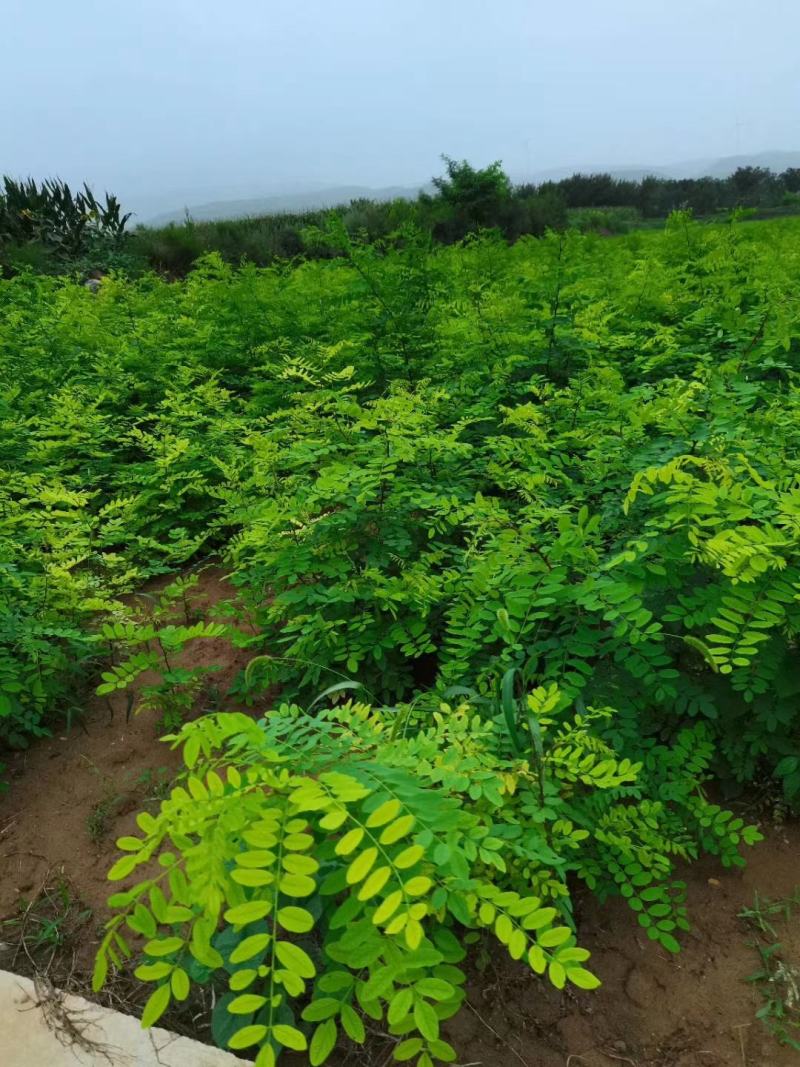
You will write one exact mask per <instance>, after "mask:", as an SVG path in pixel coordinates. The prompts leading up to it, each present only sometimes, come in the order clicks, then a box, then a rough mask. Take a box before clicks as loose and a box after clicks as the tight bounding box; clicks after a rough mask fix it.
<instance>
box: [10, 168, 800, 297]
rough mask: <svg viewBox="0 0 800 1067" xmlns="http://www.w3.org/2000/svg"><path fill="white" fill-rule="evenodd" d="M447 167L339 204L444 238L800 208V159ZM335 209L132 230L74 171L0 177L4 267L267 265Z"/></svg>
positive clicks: (308, 248)
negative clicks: (703, 169) (613, 167)
mask: <svg viewBox="0 0 800 1067" xmlns="http://www.w3.org/2000/svg"><path fill="white" fill-rule="evenodd" d="M443 159H444V163H445V174H444V175H442V176H439V177H436V178H434V179H433V186H434V191H433V192H432V193H420V195H419V196H418V198H417V199H416V200H407V199H402V198H397V199H395V200H390V201H378V200H372V199H367V198H364V199H358V200H353V201H351V202H350V204H347V205H341V206H339V207H338V208H335V209H333V211H334V213H336V214H338V215H339V216H340V217H341V219H342V222H343V225H344V227H345V229H346V231H347V232H348V234H350V235H351V236H363V237H365V238H366V239H367V240H369V241H380V240H385V239H387V238H389V237H390V235H392V234H396V233H398V232H400V231H402V230H403V229H404V228H407V227H409V226H412V227H414V228H416V229H418V230H421V231H423V232H427V233H429V234H430V237H431V239H432V240H433V241H435V242H438V243H442V244H453V243H455V242H456V241H460V240H463V239H464V238H465V237H467V236H468V235H469V234H472V233H477V232H479V231H481V230H486V229H494V230H498V231H499V232H500V233H501V234H502V235H503V236H504V237H505V238H506V239H507V240H509V241H515V240H517V239H518V238H520V237H522V236H525V235H530V236H534V237H540V236H542V235H543V234H544V233H545V232H546V231H547V230H564V229H566V228H567V227H570V226H573V227H577V228H579V229H581V230H584V231H586V230H589V231H596V232H600V233H605V234H613V233H621V232H625V231H627V230H629V229H631V228H633V227H635V226H637V225H642V224H644V223H646V222H647V221H649V220H659V219H663V218H666V217H667V216H668V215H670V214H671V213H672V212H673V211H676V210H685V211H690V212H692V214H693V215H694V216H695V217H698V218H712V219H714V218H718V217H720V216H721V215H722V216H724V215H725V214H726V213H729V212H731V211H734V210H737V209H739V210H741V209H744V210H750V211H754V212H764V213H767V214H775V213H784V212H785V213H795V212H797V211H800V168H798V167H791V168H789V169H787V170H784V171H783V172H781V173H776V172H774V171H772V170H769V169H768V168H765V167H753V166H748V167H739V168H738V169H737V170H736V171H734V173H733V174H731V175H730V176H728V177H726V178H714V177H710V176H706V177H700V178H664V177H659V176H657V175H646V176H645V177H643V178H641V179H640V180H635V179H630V178H615V177H614V176H613V175H611V174H607V173H598V174H581V173H575V174H573V175H571V176H570V177H568V178H563V179H561V180H559V181H546V182H542V183H539V184H534V183H521V184H513V183H512V182H511V180H510V178H509V177H508V175H507V174H506V173H505V172H504V171H503V169H502V164H501V163H500V161H495V162H494V163H491V164H490V165H489V166H487V167H483V168H479V167H473V166H472V165H471V164H470V163H469V162H468V161H466V160H455V159H451V158H450V157H448V156H444V157H443ZM330 214H331V209H328V208H326V209H319V210H312V211H304V212H299V213H279V214H274V215H263V216H258V217H251V218H240V219H219V220H212V221H204V222H196V221H194V220H193V219H191V218H190V217H189V218H187V219H186V220H185V221H184V222H182V223H170V224H168V225H166V226H160V227H148V226H139V227H137V228H136V229H135V230H132V231H131V230H128V229H126V223H127V222H128V220H129V218H130V216H129V215H123V214H122V213H121V208H120V205H119V202H118V201H117V199H116V198H115V197H114V196H110V195H109V194H106V197H105V201H104V202H101V201H98V200H97V199H96V198H95V197H94V195H93V194H92V192H91V190H90V189H89V188H88V186H84V189H83V190H82V191H79V192H77V193H75V194H73V193H72V192H71V190H70V188H69V186H68V185H67V184H66V183H65V182H61V181H59V180H58V179H48V180H46V181H44V182H42V183H41V184H40V183H37V182H36V181H35V180H33V179H30V178H29V179H27V180H26V181H16V180H14V179H12V178H9V177H4V178H3V184H2V187H0V272H2V273H3V274H5V275H6V276H8V275H12V274H15V273H19V272H20V271H22V270H25V269H26V268H27V269H33V270H35V271H39V272H42V273H70V272H75V271H83V272H84V273H88V272H89V271H90V270H92V269H94V270H98V269H100V270H109V269H122V270H126V271H128V272H131V273H138V272H141V271H143V270H148V269H155V270H158V271H161V272H164V273H167V274H169V275H173V276H179V275H183V274H185V273H186V272H187V271H188V270H190V269H191V267H192V264H193V263H194V262H195V260H196V259H197V258H198V257H199V256H201V255H203V254H205V253H207V252H211V251H216V252H219V253H220V254H221V255H222V257H223V258H224V259H225V260H226V261H228V262H231V263H238V262H241V261H242V260H247V261H248V262H252V263H255V264H256V265H261V266H263V265H267V264H269V263H272V262H274V261H275V260H278V259H292V258H294V257H296V256H300V255H306V256H309V257H319V256H330V255H332V254H335V253H334V252H332V251H331V249H330V246H329V245H327V244H326V245H324V246H320V245H318V244H315V242H314V241H313V233H314V231H315V230H316V229H317V228H319V227H321V226H323V225H324V223H325V220H326V219H327V218H328V217H329V216H330Z"/></svg>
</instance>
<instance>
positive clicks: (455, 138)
mask: <svg viewBox="0 0 800 1067" xmlns="http://www.w3.org/2000/svg"><path fill="white" fill-rule="evenodd" d="M0 14H2V20H1V21H2V29H1V30H0V100H2V105H0V172H8V173H12V174H15V175H27V174H32V175H34V176H36V177H44V176H46V175H51V174H59V175H61V176H63V177H65V178H68V179H70V180H72V181H75V180H77V179H82V178H84V177H85V178H86V179H88V180H89V182H90V183H92V184H93V185H95V186H97V187H100V188H103V187H108V188H110V189H111V190H116V191H118V192H119V193H120V194H121V195H123V197H126V198H127V199H128V201H129V202H131V201H132V202H133V204H134V206H136V207H138V208H139V210H140V211H141V210H142V206H143V205H144V204H145V203H147V204H149V202H150V198H151V196H154V195H156V194H157V195H158V196H159V197H160V198H161V199H163V198H164V197H166V198H167V201H168V200H169V198H170V197H172V196H173V194H174V195H175V196H176V197H178V200H179V202H180V199H181V197H186V198H187V199H192V198H194V199H195V201H196V200H197V199H198V198H200V199H202V198H203V197H205V198H206V199H216V198H218V197H220V196H226V197H227V196H237V195H241V196H247V195H258V194H262V193H269V192H273V191H284V190H285V189H287V187H288V188H289V189H291V188H298V189H300V188H301V187H308V186H310V185H313V184H315V183H320V184H325V185H337V184H344V183H348V184H350V183H356V184H364V185H373V186H380V185H394V184H402V185H405V184H414V183H418V182H419V181H421V180H425V179H427V178H428V177H430V175H431V174H433V173H438V172H439V170H440V163H439V156H440V154H441V153H442V152H445V153H447V154H448V155H451V156H456V157H459V158H461V157H466V158H468V159H470V161H472V162H474V163H476V164H481V163H487V162H491V161H492V160H493V159H502V160H503V162H504V164H505V167H506V169H507V170H508V171H509V172H510V173H511V174H512V176H514V177H522V176H523V174H524V172H525V171H526V170H530V171H541V170H543V169H546V168H549V167H559V166H562V165H569V166H573V165H574V166H582V167H590V166H596V165H600V164H607V165H621V164H626V163H631V164H638V163H648V164H658V163H668V162H672V161H679V160H684V159H692V158H696V157H711V156H722V155H732V154H735V153H737V152H740V151H741V152H755V151H762V150H768V149H798V148H800V53H799V52H798V39H799V37H800V3H798V0H670V2H666V0H561V2H558V0H110V2H109V0H104V2H102V3H101V2H99V0H74V2H67V0H36V2H31V0H0ZM165 206H169V203H166V205H165Z"/></svg>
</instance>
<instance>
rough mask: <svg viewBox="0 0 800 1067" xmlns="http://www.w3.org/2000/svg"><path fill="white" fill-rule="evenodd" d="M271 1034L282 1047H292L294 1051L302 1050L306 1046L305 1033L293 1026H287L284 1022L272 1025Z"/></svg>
mask: <svg viewBox="0 0 800 1067" xmlns="http://www.w3.org/2000/svg"><path fill="white" fill-rule="evenodd" d="M272 1036H273V1037H274V1038H275V1040H276V1041H277V1042H278V1044H279V1045H283V1046H284V1048H290V1049H294V1051H295V1052H304V1051H305V1050H306V1049H307V1048H308V1042H307V1041H306V1039H305V1034H303V1033H301V1032H300V1031H299V1030H296V1029H295V1027H293V1026H287V1025H286V1024H285V1023H278V1024H277V1026H273V1027H272Z"/></svg>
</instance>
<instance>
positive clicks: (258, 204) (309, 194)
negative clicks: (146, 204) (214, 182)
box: [147, 182, 430, 226]
mask: <svg viewBox="0 0 800 1067" xmlns="http://www.w3.org/2000/svg"><path fill="white" fill-rule="evenodd" d="M423 187H424V188H426V189H427V188H430V183H428V182H424V183H422V182H421V183H420V184H419V186H401V185H390V186H386V187H384V188H382V189H373V188H371V187H370V186H366V185H336V186H332V187H331V188H328V189H324V188H323V189H315V190H313V191H306V192H302V193H284V194H282V195H279V196H259V197H250V198H248V199H244V200H217V201H213V202H212V203H209V204H195V205H192V206H187V207H185V208H184V209H183V210H181V211H167V212H164V213H163V214H161V215H157V216H156V217H155V218H152V219H149V220H148V223H147V224H148V225H149V226H165V225H167V224H168V223H170V222H182V221H183V220H184V219H185V218H186V216H187V215H189V216H190V217H191V218H192V219H194V220H195V221H196V222H200V221H204V220H209V219H243V218H252V217H255V216H258V215H278V214H281V213H284V212H300V211H313V210H314V209H316V208H326V207H337V206H338V205H339V204H349V203H350V201H351V200H360V199H362V198H363V199H367V200H378V201H381V200H394V199H396V198H397V197H402V198H403V199H406V200H415V199H416V198H417V195H418V194H419V192H420V191H421V190H422V188H423Z"/></svg>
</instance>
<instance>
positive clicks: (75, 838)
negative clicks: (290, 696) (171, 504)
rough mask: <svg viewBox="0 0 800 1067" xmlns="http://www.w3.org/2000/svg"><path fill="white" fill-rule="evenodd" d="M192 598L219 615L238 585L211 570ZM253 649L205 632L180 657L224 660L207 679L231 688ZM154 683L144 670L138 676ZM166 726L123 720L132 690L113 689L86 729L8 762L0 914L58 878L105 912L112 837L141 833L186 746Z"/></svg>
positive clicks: (0, 801) (95, 706) (1, 816)
mask: <svg viewBox="0 0 800 1067" xmlns="http://www.w3.org/2000/svg"><path fill="white" fill-rule="evenodd" d="M164 584H166V579H164V580H161V581H158V582H154V583H152V584H151V585H150V586H149V587H148V593H155V592H158V590H159V588H160V587H161V586H163V585H164ZM191 595H192V604H193V606H195V607H197V609H198V610H201V611H203V612H204V613H213V612H214V611H218V610H220V609H221V606H222V604H223V603H224V602H225V601H229V600H231V599H232V598H233V596H234V592H233V590H232V588H231V586H230V585H228V584H227V583H226V582H225V580H224V577H223V574H222V572H221V571H220V570H218V569H216V568H207V569H205V570H204V571H202V572H201V574H200V582H199V585H198V587H197V588H196V589H195V590H193V591H192V594H191ZM132 599H133V598H132ZM178 621H180V620H178ZM252 655H253V653H252V652H251V651H249V650H247V649H238V650H237V649H232V648H231V645H230V642H229V641H227V640H226V639H225V638H219V639H203V640H197V641H193V642H190V643H189V644H188V645H187V646H186V647H185V649H184V650H183V652H182V653H181V655H180V656H179V657H178V660H177V661H178V662H179V663H180V664H181V665H183V666H187V667H196V666H208V665H210V664H222V665H223V669H222V670H220V671H216V672H214V673H213V674H211V675H209V684H211V685H213V686H215V687H216V688H217V689H218V690H219V691H220V692H221V693H225V692H226V690H227V689H228V688H229V687H230V684H231V682H232V681H233V679H234V677H235V676H236V675H237V674H238V673H239V671H240V670H242V669H243V668H244V667H245V666H246V665H247V662H248V660H249V659H250V658H252ZM155 680H156V679H155V677H154V676H153V677H151V676H149V675H143V676H142V678H141V680H140V682H141V684H148V683H151V682H153V681H155ZM109 703H110V705H111V710H110V709H109ZM200 703H201V704H202V699H201V701H200ZM112 710H113V714H112ZM162 732H163V731H159V729H158V723H157V720H156V717H155V715H154V714H153V713H151V712H143V713H142V714H140V715H137V714H133V715H131V716H130V719H129V721H127V722H126V696H125V694H124V693H116V694H114V696H113V697H112V698H111V699H110V701H108V700H106V699H102V700H101V699H98V698H93V699H92V700H91V701H90V702H89V708H88V712H87V715H86V717H85V719H84V721H83V723H82V726H74V727H73V729H72V731H71V733H69V734H56V735H55V736H53V737H51V738H48V739H46V740H44V741H42V742H40V743H39V744H37V745H35V746H34V747H32V748H31V749H29V750H27V751H26V752H20V753H17V754H16V755H15V756H13V757H11V758H10V759H9V760H8V764H9V765H8V772H9V775H10V788H9V791H8V793H7V795H6V796H5V797H2V798H0V861H1V865H0V917H2V916H5V915H8V914H9V913H10V912H11V911H12V910H13V908H14V906H15V904H16V903H17V901H18V900H19V898H20V897H23V898H26V899H30V898H31V897H32V896H33V895H35V893H36V891H37V890H38V888H39V887H40V886H41V885H42V884H43V883H44V882H45V881H47V880H49V881H51V882H52V881H53V879H54V878H57V877H58V876H63V877H65V878H66V880H67V881H69V882H70V883H71V884H72V885H74V886H75V887H76V888H77V889H79V891H80V895H81V897H82V899H83V901H84V902H85V903H86V904H87V906H89V907H90V908H92V910H93V911H94V912H95V914H97V915H101V914H102V911H103V907H104V905H105V901H106V897H107V896H108V895H109V884H108V882H107V881H106V878H105V874H106V871H107V870H108V868H109V865H110V864H111V863H112V862H113V860H114V857H115V852H116V850H115V847H114V842H115V841H116V839H117V838H118V837H120V836H121V835H123V834H128V833H131V832H134V830H135V823H134V818H135V814H136V812H137V811H139V810H141V808H142V807H143V806H144V805H146V804H147V803H148V802H151V803H152V802H155V801H157V793H158V789H159V785H161V786H162V787H163V786H164V785H165V784H166V783H167V782H168V781H169V779H170V777H171V776H172V775H173V774H174V773H175V771H176V770H177V768H178V767H179V765H180V757H179V753H177V752H174V751H172V750H171V749H170V748H169V746H168V745H166V744H163V743H162V742H161V741H160V740H159V735H160V733H162Z"/></svg>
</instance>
